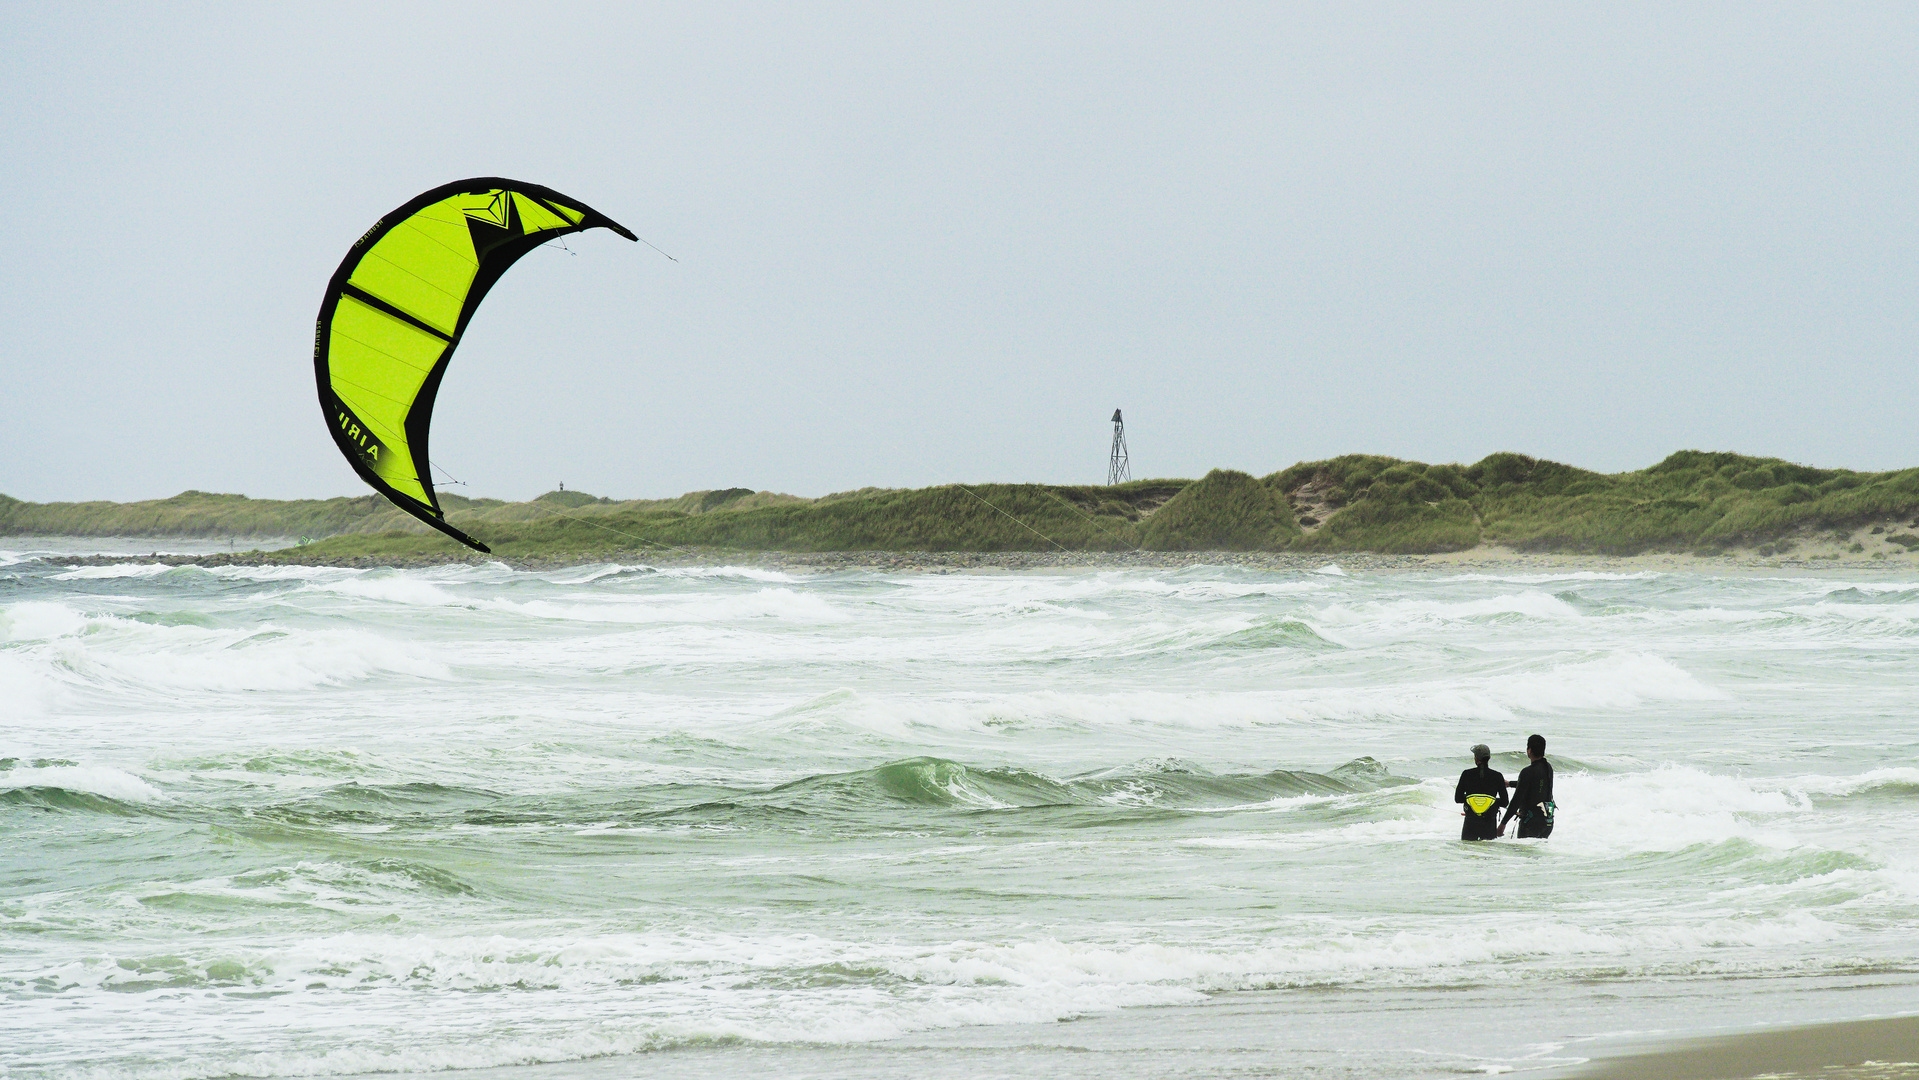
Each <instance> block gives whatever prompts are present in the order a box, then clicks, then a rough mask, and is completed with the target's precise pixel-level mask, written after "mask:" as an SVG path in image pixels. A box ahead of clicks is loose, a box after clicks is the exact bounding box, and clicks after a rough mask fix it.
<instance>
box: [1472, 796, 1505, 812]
mask: <svg viewBox="0 0 1919 1080" xmlns="http://www.w3.org/2000/svg"><path fill="white" fill-rule="evenodd" d="M1498 802H1499V799H1498V798H1497V797H1495V796H1492V795H1468V796H1466V806H1467V808H1468V809H1470V810H1472V812H1473V813H1475V814H1483V813H1485V812H1486V811H1488V810H1491V809H1492V808H1493V807H1494V806H1495V805H1497V804H1498Z"/></svg>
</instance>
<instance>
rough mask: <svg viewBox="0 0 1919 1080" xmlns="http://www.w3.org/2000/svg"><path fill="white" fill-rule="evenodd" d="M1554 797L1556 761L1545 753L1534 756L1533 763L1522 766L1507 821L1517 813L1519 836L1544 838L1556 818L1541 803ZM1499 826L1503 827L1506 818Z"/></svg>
mask: <svg viewBox="0 0 1919 1080" xmlns="http://www.w3.org/2000/svg"><path fill="white" fill-rule="evenodd" d="M1552 801H1553V763H1552V762H1550V761H1547V760H1546V759H1545V758H1543V757H1542V758H1535V759H1533V763H1532V764H1531V765H1528V766H1526V767H1525V768H1523V769H1521V770H1519V779H1518V780H1517V781H1516V782H1514V784H1513V805H1512V809H1510V810H1508V811H1506V821H1511V820H1512V819H1513V818H1514V817H1515V816H1517V817H1518V818H1519V835H1520V836H1522V837H1526V836H1536V837H1538V838H1539V839H1541V840H1544V839H1545V838H1546V837H1548V836H1551V835H1552V834H1553V821H1552V818H1551V817H1550V816H1549V815H1547V813H1546V809H1545V807H1544V806H1542V805H1541V804H1550V803H1551V802H1552ZM1500 826H1501V827H1502V828H1503V827H1504V826H1505V822H1501V823H1500Z"/></svg>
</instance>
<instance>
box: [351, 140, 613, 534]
mask: <svg viewBox="0 0 1919 1080" xmlns="http://www.w3.org/2000/svg"><path fill="white" fill-rule="evenodd" d="M596 228H607V229H612V230H613V231H614V232H616V233H619V234H620V235H621V236H624V237H626V238H627V239H628V240H638V239H639V237H637V236H634V235H633V234H632V233H631V232H629V231H627V229H626V228H625V227H624V226H622V225H620V224H619V223H618V222H616V221H614V220H613V219H611V218H609V217H607V216H606V215H604V214H601V213H599V212H597V211H595V210H593V209H592V208H591V207H589V206H586V205H585V204H583V203H580V202H578V201H576V200H574V199H569V198H567V197H566V196H564V195H562V194H560V193H559V192H557V191H554V190H553V189H551V188H545V187H541V186H540V185H538V184H523V183H520V182H519V181H517V180H502V179H500V178H499V177H497V176H488V177H480V178H479V179H475V180H461V181H459V182H458V183H453V184H447V185H444V186H442V187H437V188H434V189H433V190H432V191H429V192H426V193H424V194H422V195H419V196H417V197H416V198H414V199H413V200H412V201H410V202H408V203H407V204H406V205H405V206H402V207H400V208H399V209H398V210H395V211H393V212H392V213H391V214H388V215H387V216H385V217H383V218H381V219H380V220H379V221H377V222H375V223H374V225H373V228H371V229H368V230H367V233H366V235H365V236H362V237H360V240H359V242H358V243H356V244H354V245H353V250H352V251H350V252H348V253H347V257H346V261H344V262H342V263H341V264H340V268H339V269H338V270H335V271H334V272H333V280H332V281H330V282H328V283H327V290H326V298H325V299H324V300H322V301H321V302H320V319H319V323H318V325H317V326H316V327H315V330H314V337H313V374H314V377H315V378H316V379H317V380H318V381H319V384H320V409H321V411H323V412H324V413H325V414H326V420H327V426H328V428H329V429H330V430H332V432H333V441H334V442H336V443H338V444H339V446H340V452H341V453H342V454H345V455H346V459H347V460H348V461H350V462H352V463H353V470H354V471H355V472H357V473H359V474H360V479H362V480H365V481H366V482H367V483H369V484H371V485H373V488H374V490H375V491H378V492H379V493H380V494H382V495H385V496H386V497H387V498H389V499H391V500H393V503H394V505H396V506H398V507H399V508H400V509H402V510H405V511H406V512H407V513H409V514H412V515H413V516H414V517H417V518H419V519H420V520H421V521H424V522H426V523H427V524H428V525H431V526H433V527H434V528H436V529H438V530H440V531H441V532H443V533H445V534H447V535H448V536H451V537H452V538H454V539H455V540H458V541H459V542H461V543H462V544H465V545H467V546H468V547H471V548H473V549H474V550H476V551H488V550H489V549H488V548H487V546H486V545H485V544H482V543H480V542H479V541H478V540H475V539H473V538H472V537H470V536H468V535H466V534H465V533H463V532H461V531H460V530H458V529H456V528H454V527H453V526H451V525H448V524H447V523H446V514H445V513H444V512H443V511H442V510H441V509H440V500H439V497H438V496H436V495H435V494H434V493H433V479H432V475H431V472H430V469H431V466H430V465H429V464H428V462H427V454H426V440H427V427H428V425H429V424H430V423H431V422H432V420H433V398H434V395H435V394H437V393H438V392H439V389H440V377H441V376H442V375H444V374H446V365H447V361H448V360H450V359H452V357H453V350H454V349H455V348H456V347H458V346H459V344H460V335H461V334H462V333H464V332H465V331H466V324H467V323H468V321H470V320H471V319H472V318H473V312H474V309H476V308H478V307H479V306H480V301H481V300H482V299H484V298H485V297H486V293H487V290H488V289H491V288H492V287H493V283H494V282H496V281H498V280H500V275H501V274H504V273H506V270H507V267H509V266H512V265H513V264H514V262H515V261H517V260H518V259H519V257H520V256H522V255H524V254H526V253H527V252H529V251H532V250H533V249H534V248H536V247H539V246H540V245H541V244H544V243H546V242H547V241H548V240H551V239H553V238H554V237H557V236H565V235H566V234H568V233H576V232H583V231H585V230H587V229H596Z"/></svg>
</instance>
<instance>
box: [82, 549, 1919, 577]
mask: <svg viewBox="0 0 1919 1080" xmlns="http://www.w3.org/2000/svg"><path fill="white" fill-rule="evenodd" d="M49 560H50V561H55V562H59V563H61V564H63V565H68V566H106V565H113V564H117V563H153V562H160V563H167V564H171V565H175V566H183V565H187V564H193V565H197V566H257V565H309V566H346V567H357V568H371V567H395V568H418V567H425V566H443V565H448V564H460V563H466V564H473V565H482V564H487V563H495V562H499V563H505V564H506V565H508V566H511V567H513V568H514V569H516V570H553V569H560V568H563V567H568V566H581V565H598V564H604V563H608V562H617V563H623V564H643V565H646V566H756V567H762V568H765V569H769V570H781V571H786V572H791V573H813V574H828V573H834V572H836V571H844V570H870V571H881V572H914V571H918V572H924V573H954V572H963V571H972V572H980V571H988V572H990V571H1048V570H1057V571H1083V570H1136V569H1151V570H1173V569H1179V568H1182V567H1188V566H1237V567H1243V568H1246V569H1249V570H1280V571H1295V572H1298V571H1307V570H1321V569H1324V568H1326V567H1329V566H1336V567H1339V568H1340V569H1342V570H1349V571H1362V572H1369V571H1418V570H1426V571H1442V572H1452V573H1473V572H1482V571H1483V572H1515V571H1516V572H1521V573H1550V572H1558V571H1571V570H1587V571H1599V572H1611V573H1638V572H1643V571H1666V572H1674V571H1677V572H1691V573H1708V574H1711V573H1764V572H1778V571H1782V570H1783V571H1802V570H1848V571H1880V572H1885V571H1891V572H1902V571H1911V570H1912V569H1914V568H1919V556H1907V557H1904V558H1896V557H1895V558H1887V557H1884V556H1883V555H1882V556H1881V557H1878V558H1873V557H1871V556H1870V555H1865V554H1853V553H1843V552H1836V551H1835V552H1823V553H1807V554H1804V555H1800V556H1797V557H1784V556H1761V555H1758V554H1756V553H1739V552H1730V553H1726V554H1721V555H1691V554H1685V553H1663V552H1662V553H1652V554H1645V555H1631V556H1610V555H1565V554H1542V553H1537V552H1521V551H1512V550H1509V549H1507V548H1499V547H1477V548H1473V549H1471V550H1469V551H1455V552H1448V553H1445V554H1440V555H1379V554H1372V553H1369V552H1341V553H1335V554H1303V553H1296V552H1269V551H1119V552H1106V551H1069V552H1059V551H990V552H980V551H822V552H797V551H732V550H724V549H701V550H688V549H677V548H676V549H673V550H660V551H650V552H644V553H641V552H618V553H594V554H589V555H558V556H552V557H543V556H532V557H521V558H497V557H490V556H485V555H479V554H475V553H470V552H461V551H455V550H449V551H447V552H446V553H445V554H437V553H436V554H433V555H415V556H355V557H352V558H345V559H341V558H331V559H329V558H325V557H323V556H316V557H303V555H302V553H301V552H300V551H299V549H297V548H283V549H280V550H276V551H222V552H213V553H202V554H169V553H166V552H164V551H161V552H155V553H150V554H144V555H130V554H129V555H121V554H115V555H60V556H50V557H49Z"/></svg>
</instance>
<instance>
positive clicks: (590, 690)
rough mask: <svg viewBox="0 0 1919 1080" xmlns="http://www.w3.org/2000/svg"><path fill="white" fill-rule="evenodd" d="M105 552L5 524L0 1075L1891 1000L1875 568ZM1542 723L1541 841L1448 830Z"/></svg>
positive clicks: (1885, 727) (1904, 865)
mask: <svg viewBox="0 0 1919 1080" xmlns="http://www.w3.org/2000/svg"><path fill="white" fill-rule="evenodd" d="M99 546H100V545H97V544H95V545H92V546H91V547H89V545H88V543H87V542H81V543H77V544H74V543H69V544H65V545H60V544H51V543H42V542H39V541H31V540H26V539H19V538H16V539H13V540H10V541H4V542H0V548H10V550H8V551H5V552H0V1001H3V1002H4V1004H3V1005H0V1076H4V1077H6V1078H7V1080H27V1078H32V1080H43V1078H44V1080H55V1078H80V1077H86V1078H102V1080H104V1078H123V1077H124V1078H156V1080H157V1078H168V1080H175V1078H178V1080H186V1078H202V1077H233V1076H344V1075H356V1074H366V1073H378V1072H402V1073H404V1072H426V1071H436V1070H448V1069H458V1070H479V1071H478V1072H477V1073H475V1074H471V1075H476V1076H481V1077H514V1078H534V1077H541V1078H544V1077H555V1078H557V1077H574V1076H593V1077H601V1076H604V1077H613V1076H658V1077H679V1076H687V1077H694V1076H715V1075H727V1076H768V1077H772V1076H779V1077H802V1076H820V1077H827V1076H831V1077H862V1076H873V1077H879V1076H898V1075H908V1074H910V1075H913V1076H915V1077H916V1078H925V1080H937V1078H955V1080H957V1078H960V1077H966V1078H976V1077H991V1076H1014V1077H1027V1076H1030V1077H1046V1078H1048V1080H1059V1078H1071V1077H1081V1076H1084V1077H1093V1076H1099V1077H1115V1076H1118V1077H1184V1076H1207V1077H1213V1076H1228V1077H1241V1076H1243V1077H1255V1076H1258V1077H1275V1076H1285V1077H1293V1076H1303V1077H1351V1078H1373V1077H1381V1078H1383V1077H1440V1076H1458V1075H1485V1074H1498V1073H1519V1074H1535V1075H1551V1074H1553V1073H1555V1072H1559V1073H1563V1072H1564V1071H1566V1070H1567V1069H1569V1068H1571V1067H1574V1066H1576V1065H1577V1063H1578V1062H1580V1061H1582V1060H1584V1059H1586V1058H1587V1057H1590V1056H1591V1055H1592V1054H1593V1053H1595V1052H1596V1048H1600V1047H1604V1046H1608V1045H1614V1044H1617V1043H1619V1042H1621V1041H1622V1040H1624V1041H1630V1040H1632V1039H1640V1038H1653V1037H1658V1036H1661V1035H1664V1034H1692V1033H1697V1032H1701V1031H1707V1030H1720V1029H1729V1028H1736V1027H1740V1026H1748V1025H1754V1024H1770V1023H1783V1022H1791V1021H1812V1020H1829V1019H1842V1018H1850V1017H1860V1016H1870V1015H1888V1014H1894V1013H1901V1012H1904V1013H1911V1012H1919V933H1915V926H1916V925H1919V814H1915V810H1919V767H1915V766H1919V724H1915V722H1914V714H1915V705H1916V704H1919V572H1914V571H1912V570H1910V569H1906V570H1887V571H1884V572H1866V571H1852V572H1843V571H1832V572H1825V573H1818V574H1807V573H1797V572H1774V573H1772V574H1771V575H1770V576H1769V575H1768V574H1767V573H1764V572H1738V573H1735V572H1732V571H1726V572H1724V573H1718V574H1713V573H1676V572H1644V573H1598V572H1572V571H1568V572H1560V573H1546V572H1520V571H1501V570H1479V571H1471V572H1469V571H1464V570H1461V571H1457V572H1441V571H1419V572H1411V571H1407V572H1367V573H1362V572H1358V571H1352V572H1348V571H1346V570H1343V569H1342V568H1340V567H1339V566H1338V565H1337V563H1336V561H1332V562H1329V563H1328V564H1327V565H1326V566H1324V567H1323V568H1320V569H1319V570H1317V571H1313V572H1262V571H1250V570H1242V569H1232V568H1225V567H1217V566H1205V565H1199V566H1193V567H1190V568H1186V569H1180V570H1143V569H1142V570H1107V571H1091V570H1088V571H1075V572H1045V573H1041V572H1019V573H871V572H838V573H828V574H820V575H810V576H809V575H805V574H798V573H782V572H774V571H769V570H765V569H757V568H751V567H727V566H712V567H704V568H654V567H648V566H641V565H598V566H581V567H576V568H571V569H566V570H557V571H548V572H520V571H515V570H512V569H509V568H507V567H505V566H503V565H499V564H493V565H486V566H464V565H462V566H445V567H439V568H432V569H420V570H349V569H329V568H313V567H217V568H210V569H204V568H200V567H196V566H180V567H172V566H166V565H161V564H159V563H145V562H138V561H135V562H130V563H125V564H120V565H110V566H74V565H72V564H71V563H70V562H66V561H63V560H62V559H61V558H60V557H59V556H60V555H61V554H70V553H75V552H79V551H84V550H93V549H97V548H98V547H99ZM176 547H177V545H176ZM122 550H129V549H128V548H125V547H123V548H122ZM209 550H210V548H209ZM222 550H224V548H222ZM1535 732H1537V733H1539V734H1542V735H1544V736H1545V737H1546V739H1547V740H1548V748H1547V755H1548V757H1549V758H1550V759H1551V760H1552V761H1553V762H1554V763H1555V766H1556V769H1557V777H1558V784H1557V792H1556V795H1557V801H1558V804H1559V814H1558V823H1557V828H1556V831H1555V833H1554V835H1553V836H1552V838H1551V839H1550V840H1546V841H1532V840H1527V841H1516V840H1512V839H1505V840H1499V841H1494V842H1490V843H1483V844H1466V843H1462V842H1461V841H1460V840H1459V828H1460V818H1459V815H1458V808H1457V806H1456V805H1455V804H1454V802H1453V801H1452V789H1453V783H1454V780H1455V779H1456V778H1457V776H1458V774H1459V772H1460V770H1462V769H1464V768H1466V767H1467V766H1468V765H1470V764H1471V760H1470V755H1469V753H1468V747H1470V746H1471V745H1472V744H1473V743H1477V742H1482V741H1483V742H1486V743H1489V744H1491V745H1492V746H1493V748H1494V749H1495V750H1496V751H1497V753H1496V754H1495V757H1494V759H1493V765H1494V767H1495V768H1498V769H1501V770H1502V771H1504V772H1505V773H1506V774H1507V775H1508V777H1509V778H1510V777H1514V776H1516V774H1517V772H1518V770H1519V768H1520V767H1521V766H1522V765H1523V764H1524V761H1525V759H1524V754H1523V753H1522V752H1521V750H1522V747H1523V744H1524V741H1525V738H1526V736H1527V735H1529V734H1532V733H1535Z"/></svg>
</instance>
